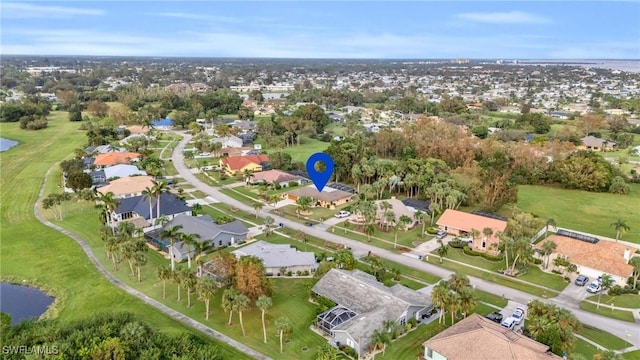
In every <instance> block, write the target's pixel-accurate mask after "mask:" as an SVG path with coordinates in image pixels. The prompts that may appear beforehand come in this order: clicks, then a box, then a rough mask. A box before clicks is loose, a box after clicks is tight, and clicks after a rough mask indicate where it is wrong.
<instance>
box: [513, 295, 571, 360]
mask: <svg viewBox="0 0 640 360" xmlns="http://www.w3.org/2000/svg"><path fill="white" fill-rule="evenodd" d="M527 308H528V309H527V310H528V311H527V321H526V325H525V329H526V331H527V333H528V334H529V335H530V336H531V337H532V338H533V339H535V340H536V341H538V342H541V343H543V344H545V345H548V346H549V347H550V348H551V351H552V352H553V353H555V354H557V355H562V354H563V353H571V351H572V350H573V348H574V347H575V341H576V337H575V335H574V334H575V333H576V332H579V331H581V330H582V324H581V323H580V321H578V319H576V317H575V316H574V315H573V314H572V313H571V312H570V311H569V310H566V309H564V308H560V307H558V306H556V305H554V304H548V303H543V302H541V301H539V300H533V301H531V302H529V304H528V306H527Z"/></svg>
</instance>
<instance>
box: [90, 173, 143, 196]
mask: <svg viewBox="0 0 640 360" xmlns="http://www.w3.org/2000/svg"><path fill="white" fill-rule="evenodd" d="M152 187H153V177H151V176H131V177H121V178H119V179H116V180H113V181H110V182H109V184H107V185H105V186H101V187H99V188H98V189H97V190H98V192H99V193H101V194H107V193H110V192H111V193H113V195H114V196H115V197H116V198H118V199H122V198H128V197H134V196H140V195H142V192H143V191H144V189H145V188H152Z"/></svg>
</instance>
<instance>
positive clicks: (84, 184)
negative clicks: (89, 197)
mask: <svg viewBox="0 0 640 360" xmlns="http://www.w3.org/2000/svg"><path fill="white" fill-rule="evenodd" d="M80 156H81V154H80V153H78V154H76V157H75V158H74V159H71V160H64V161H62V162H61V163H60V169H62V172H63V174H64V177H65V180H66V185H67V187H69V188H71V189H72V190H73V191H75V192H77V191H79V190H82V189H86V188H90V187H91V185H92V184H93V180H92V179H91V176H90V175H89V174H87V173H85V172H84V163H83V162H82V160H81V158H80Z"/></svg>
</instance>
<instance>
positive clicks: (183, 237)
mask: <svg viewBox="0 0 640 360" xmlns="http://www.w3.org/2000/svg"><path fill="white" fill-rule="evenodd" d="M178 239H180V241H182V242H183V243H184V244H185V245H186V246H187V267H188V268H189V269H191V247H192V246H195V244H198V243H199V241H198V239H200V234H185V233H179V234H178Z"/></svg>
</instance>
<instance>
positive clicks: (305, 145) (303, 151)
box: [254, 136, 329, 163]
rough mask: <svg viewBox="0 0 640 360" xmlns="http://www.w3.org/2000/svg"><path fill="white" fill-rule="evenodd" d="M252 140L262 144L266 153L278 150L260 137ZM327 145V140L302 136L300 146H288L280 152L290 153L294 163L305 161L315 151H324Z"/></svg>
mask: <svg viewBox="0 0 640 360" xmlns="http://www.w3.org/2000/svg"><path fill="white" fill-rule="evenodd" d="M254 142H255V143H256V144H262V149H263V151H265V152H267V153H274V152H277V151H279V150H278V149H274V148H270V147H268V146H267V145H266V144H265V142H264V141H263V140H262V139H261V138H258V139H257V140H256V141H254ZM328 147H329V143H328V142H322V141H320V140H316V139H311V138H309V137H307V136H303V137H302V140H301V141H300V146H297V145H296V146H292V147H288V148H285V149H282V152H283V153H286V154H289V155H291V161H292V162H294V163H296V162H301V163H306V162H307V159H309V156H311V155H313V154H315V153H317V152H322V151H325V150H326V149H327V148H328Z"/></svg>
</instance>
